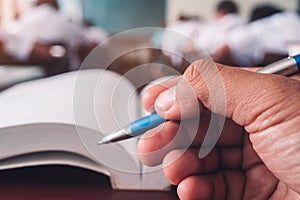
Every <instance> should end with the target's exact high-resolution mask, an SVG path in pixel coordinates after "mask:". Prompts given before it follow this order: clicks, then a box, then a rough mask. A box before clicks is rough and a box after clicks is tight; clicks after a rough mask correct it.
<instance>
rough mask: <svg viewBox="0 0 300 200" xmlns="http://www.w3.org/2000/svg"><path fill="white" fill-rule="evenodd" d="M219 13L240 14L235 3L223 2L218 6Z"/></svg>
mask: <svg viewBox="0 0 300 200" xmlns="http://www.w3.org/2000/svg"><path fill="white" fill-rule="evenodd" d="M217 11H218V12H222V13H224V14H230V13H238V12H239V11H238V6H237V5H236V3H235V2H233V1H221V2H220V3H219V4H218V6H217Z"/></svg>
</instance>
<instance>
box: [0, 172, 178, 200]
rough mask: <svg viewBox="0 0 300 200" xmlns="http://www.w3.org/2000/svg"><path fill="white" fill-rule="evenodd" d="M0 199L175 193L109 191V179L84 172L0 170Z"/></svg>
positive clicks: (162, 197) (79, 199)
mask: <svg viewBox="0 0 300 200" xmlns="http://www.w3.org/2000/svg"><path fill="white" fill-rule="evenodd" d="M0 199H1V200H2V199H5V200H15V199H22V200H27V199H28V200H29V199H30V200H35V199H38V200H40V199H43V200H52V199H55V200H87V199H101V200H106V199H107V200H108V199H113V200H121V199H122V200H123V199H130V200H140V199H142V200H148V199H149V200H150V199H151V200H153V199H159V200H173V199H178V197H177V194H176V191H175V190H172V191H167V192H158V191H122V190H112V189H111V187H110V182H109V178H108V177H106V176H104V175H101V174H97V173H94V172H91V171H87V170H84V169H78V168H73V167H65V166H43V167H30V168H24V169H16V170H8V171H0Z"/></svg>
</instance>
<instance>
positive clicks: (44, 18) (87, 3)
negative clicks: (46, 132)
mask: <svg viewBox="0 0 300 200" xmlns="http://www.w3.org/2000/svg"><path fill="white" fill-rule="evenodd" d="M222 2H223V1H220V0H210V1H207V0H185V1H182V0H152V1H149V0H57V1H55V0H0V22H1V24H0V25H1V26H0V65H1V66H2V67H1V68H0V88H2V89H3V88H7V87H8V86H10V85H13V84H15V83H16V82H22V81H25V80H32V79H36V78H41V77H47V76H52V75H56V74H60V73H64V72H68V71H73V70H78V69H79V67H80V65H81V64H82V62H83V61H84V59H85V58H86V56H87V55H88V54H89V53H90V52H91V50H92V49H94V48H95V47H96V46H97V45H98V44H100V43H103V41H105V40H106V39H107V38H109V37H110V36H114V35H116V34H118V33H120V32H122V31H126V30H129V29H133V28H140V27H160V28H167V30H169V31H171V32H176V33H178V34H180V35H184V36H185V37H187V38H188V40H192V41H193V42H192V43H195V44H197V45H199V46H200V47H201V49H202V52H201V53H203V52H205V54H206V55H208V56H210V57H211V58H212V59H213V60H215V61H217V62H220V63H224V64H230V65H234V66H263V65H266V64H268V63H271V62H273V61H275V60H278V59H280V58H283V57H285V56H287V55H291V54H295V53H297V52H298V49H299V45H300V26H298V24H300V20H299V17H298V11H299V10H300V1H299V0H285V1H282V0H252V1H246V0H235V1H225V5H221V3H222ZM228 2H229V3H228ZM222 6H223V7H222ZM224 6H225V7H224ZM218 9H219V10H218ZM167 32H168V31H167ZM171 35H172V33H166V32H164V30H162V29H161V30H157V31H149V32H147V31H144V32H141V33H140V34H133V35H130V34H128V35H127V36H126V37H121V38H119V39H118V40H116V41H115V40H114V41H109V42H107V43H103V44H104V45H102V46H103V47H101V49H98V50H99V51H98V55H99V57H101V58H100V62H98V63H96V64H95V63H93V64H91V66H92V67H99V68H103V67H106V66H102V64H101V59H103V60H107V59H109V58H110V57H111V55H110V54H112V51H119V50H120V49H123V50H124V49H126V48H128V49H136V47H138V46H139V45H144V46H147V47H152V48H146V49H142V50H141V49H139V50H134V51H130V52H129V53H127V54H125V55H122V56H120V57H119V58H117V59H116V60H114V61H113V62H112V63H109V66H108V67H109V69H111V70H113V71H116V72H118V73H120V74H125V73H126V72H128V71H129V70H131V69H132V68H134V67H136V66H140V65H143V64H147V65H149V66H148V70H145V76H153V77H152V78H157V77H161V76H164V75H168V73H165V72H163V71H162V70H159V69H158V70H152V69H151V68H155V67H153V65H151V64H149V63H159V64H162V65H167V66H170V67H171V68H172V69H174V70H175V71H177V72H179V73H182V72H184V70H185V69H186V67H187V66H188V65H189V64H190V61H191V60H192V61H193V60H197V59H199V58H201V55H199V54H201V53H199V52H197V53H196V54H195V51H198V50H197V47H194V46H193V45H192V44H191V42H190V41H188V40H186V39H178V37H177V38H176V37H175V39H174V37H172V36H171ZM116 45H117V48H116ZM112 47H113V48H112ZM161 49H163V50H161ZM113 53H115V52H113ZM188 55H192V56H188ZM187 56H188V57H189V58H191V59H188V60H186V59H185V58H186V57H187ZM142 78H145V77H142ZM152 78H151V79H152Z"/></svg>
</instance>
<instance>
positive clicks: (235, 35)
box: [227, 12, 300, 66]
mask: <svg viewBox="0 0 300 200" xmlns="http://www.w3.org/2000/svg"><path fill="white" fill-rule="evenodd" d="M291 41H300V18H299V17H298V15H297V14H295V13H291V12H283V13H278V14H275V15H272V16H270V17H268V18H264V19H261V20H258V21H254V22H252V23H250V24H248V25H246V26H244V27H243V28H239V29H236V30H235V31H233V32H231V35H230V36H229V37H228V40H227V44H228V45H229V47H230V49H231V54H232V57H233V59H234V62H235V63H236V64H238V65H240V66H254V65H257V64H259V63H261V62H262V61H263V59H264V55H265V53H281V54H287V53H288V42H291Z"/></svg>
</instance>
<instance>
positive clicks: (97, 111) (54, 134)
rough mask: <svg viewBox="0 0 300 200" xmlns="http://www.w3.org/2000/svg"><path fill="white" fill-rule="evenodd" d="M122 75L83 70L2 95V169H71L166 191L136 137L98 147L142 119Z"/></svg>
mask: <svg viewBox="0 0 300 200" xmlns="http://www.w3.org/2000/svg"><path fill="white" fill-rule="evenodd" d="M140 105H141V104H140V101H139V96H138V95H137V93H136V92H135V88H134V87H133V86H132V84H131V83H130V82H129V81H128V80H127V79H126V78H124V77H121V76H120V75H118V74H116V73H114V72H110V71H104V70H83V71H80V72H71V73H66V74H63V75H59V76H55V77H51V78H46V79H41V80H36V81H30V82H27V83H22V84H19V85H16V86H14V87H12V88H10V89H8V90H5V91H3V92H1V93H0V111H1V112H0V149H1V151H0V170H4V169H13V168H20V167H29V166H37V165H69V166H75V167H81V168H85V169H89V170H92V171H96V172H99V173H103V174H105V175H108V176H109V177H110V180H111V184H112V187H113V188H115V189H147V190H148V189H149V190H166V189H169V186H170V185H169V184H168V183H167V181H166V179H165V178H164V176H163V175H162V172H161V170H160V169H159V167H156V168H150V167H146V166H143V165H142V164H141V163H140V162H139V160H138V157H137V155H136V144H137V139H135V138H133V139H130V140H126V141H122V142H119V143H114V144H108V145H103V146H102V145H100V146H99V145H97V142H98V141H99V140H101V139H102V138H103V137H104V135H105V134H110V133H112V132H114V131H116V130H118V129H119V128H121V127H123V126H124V125H126V124H128V123H129V122H131V121H132V120H135V119H137V118H139V117H140V113H141V112H140V109H141V106H140Z"/></svg>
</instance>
